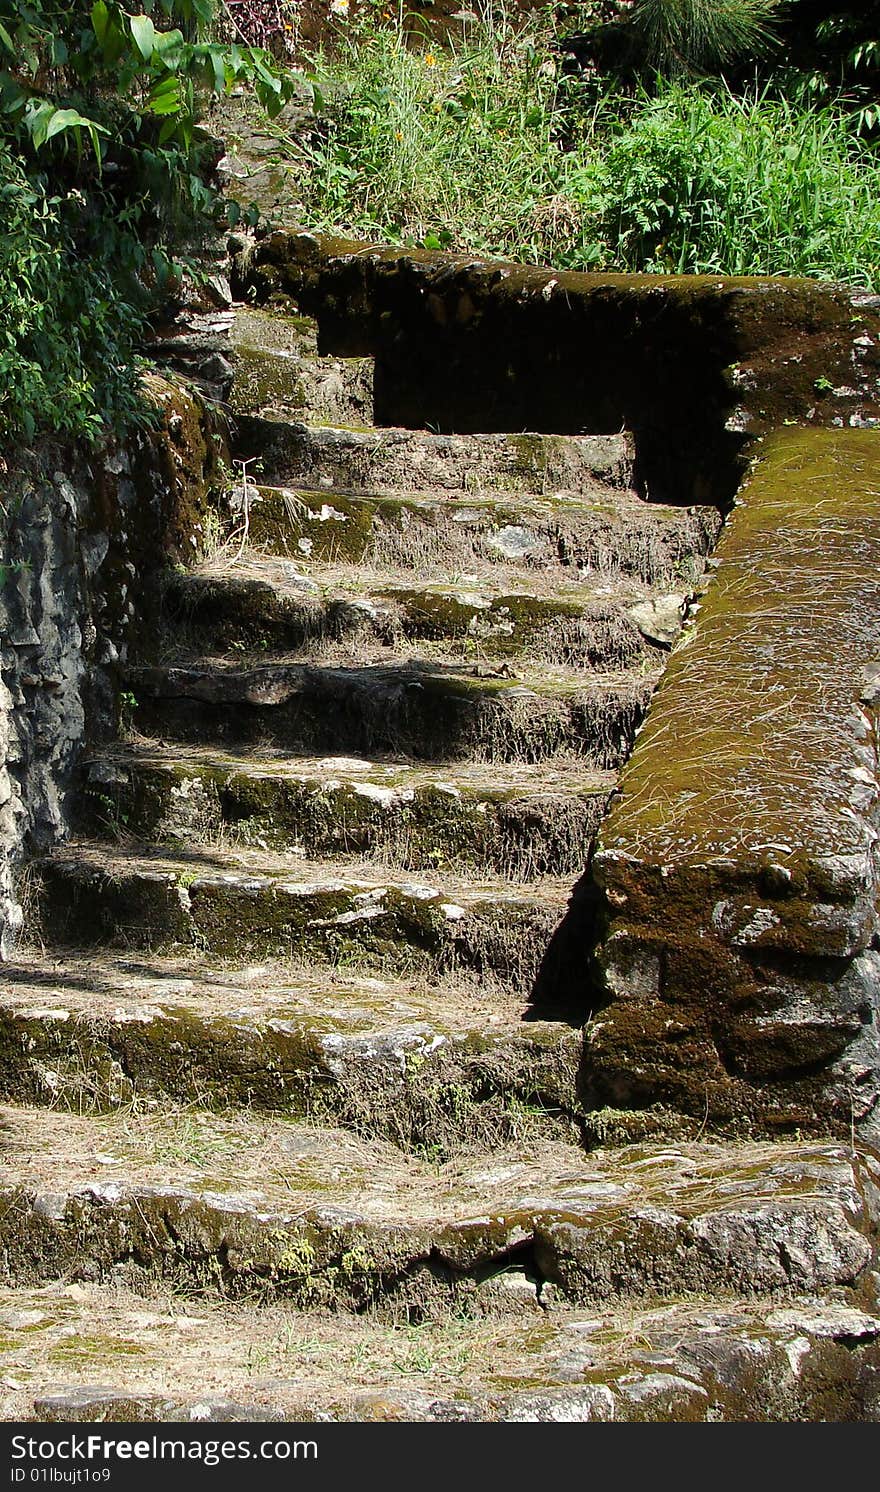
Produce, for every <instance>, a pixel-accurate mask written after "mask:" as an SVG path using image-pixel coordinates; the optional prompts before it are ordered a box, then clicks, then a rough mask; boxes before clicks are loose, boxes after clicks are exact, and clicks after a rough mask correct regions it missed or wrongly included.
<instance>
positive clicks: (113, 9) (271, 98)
mask: <svg viewBox="0 0 880 1492" xmlns="http://www.w3.org/2000/svg"><path fill="white" fill-rule="evenodd" d="M214 20H215V0H141V3H139V4H137V5H135V6H134V7H133V8H132V9H127V8H126V7H124V6H123V5H120V4H118V3H116V0H0V243H2V248H0V329H2V330H0V439H7V440H8V439H9V438H10V437H12V436H16V435H18V434H20V433H21V432H24V433H25V434H27V435H30V434H32V433H33V432H34V430H38V429H40V428H50V429H54V430H59V431H63V432H64V433H67V434H74V435H85V436H87V437H89V438H96V437H97V436H98V435H99V434H100V433H101V432H102V430H104V429H105V428H107V427H108V426H109V427H111V428H114V427H115V428H122V427H124V426H125V425H126V424H128V423H130V422H131V421H132V420H137V419H139V418H145V417H146V416H145V414H144V412H143V410H142V409H141V407H140V405H139V401H138V398H137V388H136V383H137V380H136V368H135V362H136V359H135V348H136V344H137V339H138V335H139V333H140V331H141V329H142V327H143V323H144V319H145V317H146V316H147V315H148V314H149V312H150V310H151V309H152V307H153V306H154V305H155V304H156V302H157V300H158V299H160V298H161V296H162V295H163V294H164V293H165V292H166V291H167V289H168V287H169V286H170V285H172V284H173V283H174V282H175V281H176V280H177V279H178V278H179V273H180V265H179V262H178V260H179V256H180V245H181V243H182V242H184V241H185V240H186V237H187V235H189V237H190V239H192V238H193V236H194V235H195V234H197V233H198V231H200V230H203V229H204V227H205V225H206V224H208V223H210V222H211V221H212V220H218V219H219V218H220V217H221V215H222V213H223V211H224V209H223V206H222V203H221V202H220V199H219V197H218V196H217V194H216V193H215V192H214V191H213V190H212V188H211V186H210V182H209V175H210V166H211V164H212V161H213V159H214V158H215V157H214V156H213V155H212V145H211V142H210V139H209V137H208V136H207V135H206V134H205V133H204V132H203V131H202V130H201V129H200V128H199V118H200V115H201V113H202V111H203V109H204V106H205V103H206V101H207V99H208V98H209V97H210V96H211V94H220V93H224V92H227V91H228V90H229V89H231V88H232V87H233V86H234V85H235V84H237V83H240V82H248V83H250V84H251V85H252V86H253V89H254V91H255V92H256V94H257V96H258V98H259V99H260V100H261V102H262V103H263V105H264V106H265V107H266V109H267V110H268V112H269V113H270V115H274V114H277V113H278V112H279V111H280V109H281V108H282V107H283V105H284V103H285V102H286V100H287V99H288V98H289V97H290V94H291V90H292V87H293V79H292V77H291V75H290V74H289V73H287V72H285V71H282V70H280V69H279V68H278V67H277V66H276V65H275V63H274V62H273V60H272V59H271V58H270V57H269V56H267V55H266V54H265V53H263V52H261V51H259V50H258V49H256V48H253V47H250V46H245V45H236V44H234V43H233V44H230V45H221V44H220V43H218V42H217V41H215V40H213V39H212V27H213V23H214ZM4 234H5V240H4V239H3V235H4ZM65 338H67V341H65ZM4 374H5V383H4V382H3V378H4Z"/></svg>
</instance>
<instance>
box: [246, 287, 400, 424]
mask: <svg viewBox="0 0 880 1492" xmlns="http://www.w3.org/2000/svg"><path fill="white" fill-rule="evenodd" d="M229 335H230V343H231V347H232V352H233V361H234V367H235V377H234V380H233V384H232V391H231V393H230V397H229V403H230V405H231V408H232V410H233V412H234V413H235V414H237V415H245V414H263V413H265V412H275V413H276V414H278V415H280V416H282V417H286V418H288V419H304V420H308V421H318V422H322V423H327V424H336V425H339V424H341V425H371V424H372V422H373V360H372V358H337V357H322V356H321V354H320V353H319V351H318V328H317V324H316V323H315V322H314V321H313V320H311V319H310V318H309V317H306V316H293V315H285V314H284V313H283V312H282V311H280V310H274V311H262V310H258V309H255V308H252V307H247V306H236V307H235V311H234V315H233V318H232V324H231V327H230V334H229Z"/></svg>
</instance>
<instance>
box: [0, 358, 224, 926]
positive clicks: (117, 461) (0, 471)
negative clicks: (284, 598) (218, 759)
mask: <svg viewBox="0 0 880 1492" xmlns="http://www.w3.org/2000/svg"><path fill="white" fill-rule="evenodd" d="M148 393H149V396H150V397H151V398H152V399H153V400H154V401H155V402H156V403H157V404H158V407H159V409H160V411H161V420H160V423H159V426H158V428H157V429H156V430H155V431H154V432H151V433H149V434H143V435H139V436H133V437H131V438H130V440H129V441H128V442H127V443H126V444H124V445H119V446H109V447H105V448H103V449H99V450H94V451H87V450H84V449H82V448H77V447H73V446H71V445H62V444H60V443H58V442H55V441H51V440H45V441H43V442H41V443H39V444H38V445H36V446H35V447H34V448H33V449H32V450H24V451H21V452H19V453H17V454H16V456H15V458H14V459H13V456H12V453H11V452H7V453H6V455H5V458H4V460H3V461H2V463H0V535H2V559H0V582H2V584H0V951H2V953H3V954H5V953H6V952H7V951H8V949H9V946H10V945H11V942H12V941H13V939H14V935H15V932H16V930H17V929H18V927H19V926H20V924H21V921H22V916H23V912H22V907H21V906H20V904H19V900H18V898H17V895H16V889H15V873H16V867H17V865H18V863H19V861H20V860H21V859H22V857H23V856H24V854H25V853H26V852H29V851H42V850H46V849H48V848H49V847H50V846H51V845H53V844H55V843H57V842H58V841H59V840H61V839H63V838H64V837H65V835H66V833H67V827H68V824H67V819H68V794H69V789H70V787H71V783H72V777H73V773H74V768H75V766H76V764H77V762H78V761H79V759H80V756H81V754H82V751H83V749H84V747H86V746H87V745H89V744H94V743H96V742H97V741H99V740H101V739H102V738H106V737H107V736H109V735H112V733H113V731H114V728H115V726H116V723H117V691H118V682H117V670H118V666H119V665H120V664H121V663H124V661H125V659H126V656H127V653H128V649H129V642H130V639H131V638H132V636H133V635H134V632H135V631H139V630H140V629H141V628H142V627H143V626H144V624H146V625H149V621H150V618H151V616H152V614H153V606H154V604H155V598H156V588H155V586H154V585H153V584H151V576H152V575H153V574H154V573H155V571H156V570H157V569H158V568H159V567H160V566H161V564H162V563H163V562H165V561H167V560H168V559H169V558H174V557H175V555H178V556H181V557H183V556H190V555H192V553H193V545H197V544H198V542H199V531H200V524H201V519H200V514H201V512H202V504H203V500H204V498H205V496H206V493H207V490H208V485H209V481H210V477H211V473H212V470H213V468H214V466H215V463H216V445H215V442H214V438H213V437H212V436H211V435H210V433H209V431H208V428H207V425H206V419H205V412H204V409H203V408H202V406H201V405H200V404H199V403H198V402H197V401H195V400H194V399H193V398H192V397H191V396H190V395H189V394H187V393H185V392H184V391H183V390H182V389H180V388H179V387H177V386H176V385H174V384H170V383H166V382H164V381H162V380H159V379H150V380H149V381H148Z"/></svg>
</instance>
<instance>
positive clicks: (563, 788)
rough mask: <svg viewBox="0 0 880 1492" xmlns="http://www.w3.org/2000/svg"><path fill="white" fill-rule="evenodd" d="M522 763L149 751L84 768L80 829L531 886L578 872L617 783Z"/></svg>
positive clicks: (115, 755) (599, 775)
mask: <svg viewBox="0 0 880 1492" xmlns="http://www.w3.org/2000/svg"><path fill="white" fill-rule="evenodd" d="M570 779H571V773H570V771H568V770H567V769H566V767H565V766H564V765H561V766H558V767H556V768H554V767H553V766H552V765H549V764H548V766H547V767H546V769H545V770H544V772H543V773H542V780H541V789H540V791H538V792H536V791H535V790H534V786H533V779H532V773H531V770H530V768H529V766H528V765H527V764H513V765H512V766H510V767H507V768H505V767H504V766H503V765H502V764H499V763H492V764H487V763H477V764H474V763H469V764H468V763H461V764H457V765H456V766H455V767H454V768H447V769H446V770H444V769H443V768H442V767H438V766H433V767H432V766H430V765H424V766H416V765H413V764H412V763H410V762H406V761H400V762H394V761H388V760H382V761H364V760H362V759H358V758H352V757H339V756H333V757H324V758H313V759H312V760H309V759H308V758H307V757H305V758H304V757H299V758H294V759H291V758H290V757H289V756H287V755H285V754H281V753H275V754H272V753H268V752H263V753H253V754H251V755H248V754H243V755H238V756H236V755H235V754H234V753H229V754H224V753H222V752H219V751H216V750H214V751H212V750H211V749H210V748H202V749H193V750H191V751H189V752H187V751H185V750H183V749H178V750H177V751H174V750H173V749H168V748H166V749H164V750H162V749H160V748H158V747H154V748H152V749H151V748H150V747H149V746H146V745H144V746H141V747H139V748H134V749H132V750H130V751H128V752H111V753H108V754H107V755H106V756H101V757H97V758H95V759H94V760H93V761H91V762H90V763H89V764H88V767H87V769H86V785H85V790H84V793H83V797H82V799H81V804H80V823H81V825H85V827H86V828H87V829H89V830H91V831H92V832H95V833H100V834H109V835H110V836H112V835H113V834H114V833H116V834H117V835H118V834H121V833H123V832H124V833H128V834H134V835H136V836H138V837H139V838H140V839H142V840H144V841H148V840H149V841H150V842H152V843H154V844H157V845H162V844H164V845H175V844H177V845H187V846H190V845H192V844H193V843H194V842H195V841H199V842H200V843H202V844H205V845H209V844H211V843H213V842H217V841H220V840H222V839H223V838H224V837H226V838H232V839H233V841H234V842H236V843H238V844H241V845H242V846H250V847H253V848H255V849H268V850H275V851H289V852H292V853H293V854H295V855H299V856H304V857H306V858H308V859H313V858H315V857H317V856H319V855H330V856H333V857H334V858H335V859H337V860H339V859H341V858H345V857H346V856H351V857H353V858H360V857H363V856H367V857H370V858H374V859H376V860H377V861H378V862H380V863H382V864H385V865H390V864H394V865H397V866H399V867H400V868H401V869H404V870H411V871H423V870H430V871H432V872H434V873H436V872H437V871H438V870H441V869H457V870H459V871H461V870H463V869H468V870H471V871H475V872H483V873H488V874H499V875H507V876H509V877H511V878H514V879H516V880H532V879H534V878H535V877H536V876H541V875H551V874H553V875H557V876H561V875H566V874H572V875H576V874H578V873H579V872H580V871H581V869H582V867H583V864H584V860H585V858H586V855H587V853H588V848H589V845H590V843H591V840H592V838H593V836H594V835H595V833H596V830H597V829H598V827H599V823H600V822H601V819H602V816H603V814H604V812H605V808H606V806H607V802H608V798H609V796H610V794H611V791H612V789H613V787H614V783H615V780H616V779H615V776H614V774H613V773H611V772H594V773H592V774H591V773H588V772H586V771H583V772H578V774H577V782H576V783H575V784H572V783H571V780H570Z"/></svg>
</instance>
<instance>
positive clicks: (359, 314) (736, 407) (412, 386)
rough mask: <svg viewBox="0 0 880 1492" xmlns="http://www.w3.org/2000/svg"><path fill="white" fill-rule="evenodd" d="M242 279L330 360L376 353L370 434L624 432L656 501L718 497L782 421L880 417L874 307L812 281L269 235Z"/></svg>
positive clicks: (727, 494) (730, 491)
mask: <svg viewBox="0 0 880 1492" xmlns="http://www.w3.org/2000/svg"><path fill="white" fill-rule="evenodd" d="M246 282H247V283H250V284H253V285H254V286H255V287H256V288H257V291H258V294H261V295H264V296H268V295H271V294H275V293H278V292H283V293H286V294H288V295H291V296H293V297H294V299H295V300H296V301H297V303H298V304H299V305H300V307H301V308H302V309H303V310H305V311H307V312H309V313H310V314H314V315H315V316H316V317H317V318H318V321H319V325H320V334H321V344H322V347H324V348H326V349H327V350H331V349H332V350H333V351H334V352H336V353H343V352H345V353H348V354H356V355H363V354H365V353H372V354H373V355H374V356H375V358H376V376H375V401H376V417H377V419H378V420H379V421H380V422H383V423H387V424H404V425H413V426H419V425H422V426H424V425H426V424H427V423H428V422H431V423H432V424H433V427H434V428H439V429H441V430H458V431H463V430H518V429H525V428H531V429H535V430H548V431H568V432H572V433H576V432H579V431H584V430H586V431H591V432H596V433H602V432H613V431H618V430H620V429H621V428H625V429H627V430H631V431H633V433H634V436H635V444H636V465H637V473H638V478H639V480H640V482H641V483H642V485H643V488H646V489H647V490H648V492H649V494H650V496H651V497H652V498H656V499H659V500H661V501H664V502H713V503H718V502H725V501H729V500H731V499H732V498H733V495H734V493H735V491H736V488H737V486H738V485H739V481H740V478H741V475H742V465H741V460H740V458H741V454H742V449H743V444H744V439H745V437H746V436H747V435H748V436H751V435H754V434H763V433H764V432H766V431H767V430H771V429H773V428H775V427H777V426H779V425H781V424H782V423H783V421H784V420H785V419H795V420H799V421H802V420H809V421H813V422H816V423H820V424H831V423H832V422H833V421H835V420H841V421H843V422H844V423H848V422H850V421H853V422H859V421H864V420H870V419H876V418H877V417H878V415H880V402H878V386H877V375H878V369H880V335H878V331H880V327H878V316H877V309H876V307H875V306H873V305H872V304H871V302H870V297H867V296H865V295H864V294H862V295H861V296H860V295H859V294H858V292H851V291H848V290H846V289H843V288H840V287H835V286H827V285H819V284H817V283H815V282H813V281H808V280H783V279H776V280H771V279H766V280H762V279H737V278H734V277H717V278H716V277H701V276H683V277H674V276H673V277H664V276H658V275H604V274H603V275H598V274H580V273H573V272H564V271H552V270H546V269H536V268H533V267H526V266H523V265H514V264H505V263H500V262H499V263H495V262H493V261H491V260H481V259H476V258H474V257H473V256H470V257H465V256H457V257H456V256H453V255H449V254H440V253H431V252H428V251H425V250H417V249H407V250H405V251H402V250H401V249H400V248H399V247H395V248H383V247H377V246H374V245H366V244H360V243H354V242H349V241H347V240H341V239H333V238H321V237H320V236H315V235H312V234H303V233H300V234H297V233H284V232H279V233H276V234H273V235H272V236H271V237H270V238H269V239H267V240H266V241H265V242H263V243H262V244H260V245H259V247H258V249H257V252H256V255H255V256H254V257H253V258H252V259H251V262H250V263H249V265H248V267H247V270H246ZM859 337H867V338H868V341H867V344H864V343H862V344H859V343H857V341H856V339H857V338H859ZM823 380H824V381H823ZM817 383H818V388H817ZM841 390H842V391H845V392H843V393H839V392H838V391H841ZM823 391H825V392H823ZM695 431H699V438H698V439H695V438H694V432H695Z"/></svg>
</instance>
